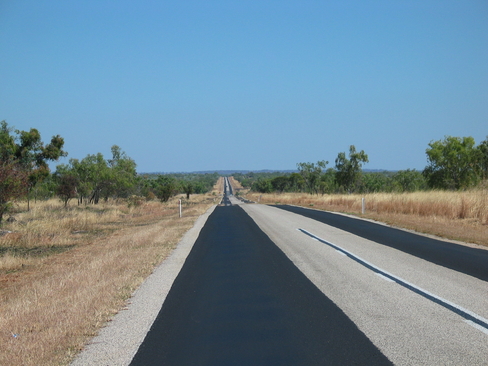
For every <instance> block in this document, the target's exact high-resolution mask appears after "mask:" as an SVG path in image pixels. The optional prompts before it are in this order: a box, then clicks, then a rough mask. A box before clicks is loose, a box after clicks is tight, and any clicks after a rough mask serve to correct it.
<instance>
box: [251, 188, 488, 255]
mask: <svg viewBox="0 0 488 366" xmlns="http://www.w3.org/2000/svg"><path fill="white" fill-rule="evenodd" d="M363 197H364V198H365V202H366V213H365V214H364V215H363V217H366V218H370V219H374V220H378V221H382V222H386V223H388V224H390V225H394V226H398V227H403V228H407V229H411V230H416V231H418V232H422V233H428V234H433V235H438V236H442V237H445V238H448V239H454V240H459V241H463V242H470V243H476V244H482V245H485V246H488V190H487V189H486V188H485V189H483V188H481V189H475V190H471V191H466V192H447V191H430V192H415V193H401V194H400V193H377V194H366V195H324V196H312V195H309V194H300V193H284V194H259V193H248V194H247V198H248V199H251V200H253V201H259V202H261V203H268V204H275V203H280V204H292V205H298V206H303V207H313V208H317V209H322V210H328V211H336V212H345V213H350V214H355V215H361V208H362V204H361V198H363Z"/></svg>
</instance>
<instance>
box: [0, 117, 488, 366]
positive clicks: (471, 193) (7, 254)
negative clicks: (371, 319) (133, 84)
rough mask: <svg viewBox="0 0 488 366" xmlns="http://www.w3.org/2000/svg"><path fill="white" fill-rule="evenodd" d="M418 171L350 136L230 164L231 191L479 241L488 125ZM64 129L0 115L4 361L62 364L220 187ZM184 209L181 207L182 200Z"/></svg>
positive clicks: (450, 144) (448, 141)
mask: <svg viewBox="0 0 488 366" xmlns="http://www.w3.org/2000/svg"><path fill="white" fill-rule="evenodd" d="M426 154H427V160H428V165H427V166H426V168H425V169H424V170H423V171H422V172H419V171H416V170H405V171H399V172H363V171H362V167H363V166H364V165H365V164H366V163H368V161H369V160H368V156H367V154H366V153H365V152H364V151H362V150H361V151H357V150H356V148H355V146H350V148H349V152H348V153H347V154H346V152H342V153H339V154H338V156H337V158H336V159H335V167H334V168H331V167H328V166H329V162H328V161H325V160H323V161H319V162H317V163H298V164H297V171H296V172H292V173H288V174H283V173H276V172H275V173H246V174H241V173H236V174H234V176H233V177H230V181H231V184H232V186H233V188H234V192H235V194H236V195H245V196H247V198H248V199H251V200H253V201H259V202H261V203H271V204H296V205H302V206H305V207H313V208H318V209H325V210H331V211H340V212H346V213H352V214H360V213H361V199H362V198H365V199H366V213H365V215H364V216H365V217H368V218H371V219H375V220H380V221H384V222H387V223H389V224H393V225H398V226H402V227H407V228H410V229H414V230H417V231H421V232H426V233H432V234H436V235H440V236H445V237H449V238H453V239H458V240H462V241H468V242H473V243H480V244H484V245H488V215H487V207H488V184H487V179H488V174H487V172H488V138H487V140H485V141H483V142H482V143H481V144H479V145H478V146H476V145H475V142H474V140H473V139H472V138H455V137H446V138H445V139H444V140H439V141H433V142H431V143H430V144H429V147H428V148H427V150H426ZM63 156H67V152H66V151H65V150H64V139H63V138H62V137H61V136H59V135H56V136H53V137H52V138H51V140H50V141H49V142H48V143H44V142H43V141H42V139H41V135H40V132H39V131H38V130H36V129H34V128H32V129H30V130H29V131H19V130H15V129H14V128H13V127H10V126H9V125H8V124H7V123H6V122H5V121H2V122H0V314H2V316H1V317H0V349H1V351H0V364H1V365H4V364H5V365H12V366H16V365H66V364H68V363H69V361H70V360H71V359H72V357H74V356H75V355H76V354H77V353H78V352H79V351H80V350H81V349H82V347H83V345H84V344H85V342H86V341H87V340H88V339H90V338H91V337H92V336H94V335H95V334H96V333H97V331H98V330H99V329H100V327H102V326H103V325H104V324H105V323H106V322H107V321H109V319H110V317H111V316H112V315H113V314H115V313H117V312H118V311H119V310H120V309H121V308H122V307H123V306H124V305H125V304H126V301H127V299H128V298H129V297H130V295H131V294H132V292H133V291H134V290H135V289H136V288H137V287H138V286H139V285H140V284H141V283H142V281H143V280H144V279H145V278H146V277H147V276H148V275H149V274H150V273H151V272H152V270H153V269H154V268H155V266H157V265H158V264H159V263H161V261H163V260H164V258H166V257H167V256H168V255H169V253H170V252H171V251H172V250H173V249H174V247H175V245H176V244H177V243H178V242H179V240H180V239H181V237H182V235H183V234H184V233H185V232H186V231H187V230H188V229H189V228H191V227H192V226H193V223H194V222H195V220H196V219H197V218H198V217H199V216H200V215H201V214H203V213H204V212H205V211H206V210H207V209H208V208H209V207H211V205H213V204H217V203H218V202H219V201H220V199H221V193H222V191H223V179H221V178H220V179H219V175H218V174H217V173H213V174H187V173H179V174H137V172H136V167H137V165H136V163H135V161H134V160H133V159H131V158H130V157H129V156H128V155H127V154H126V153H125V152H124V151H123V150H122V149H121V148H120V147H119V146H117V145H113V146H112V148H111V156H110V157H109V158H106V157H104V156H103V155H102V154H101V153H94V154H89V155H87V156H86V157H84V158H71V159H70V160H69V162H68V163H67V164H60V165H58V166H57V167H56V169H55V171H53V172H51V171H50V169H49V165H48V163H52V162H55V161H57V160H58V159H59V158H60V157H63ZM180 200H181V202H182V205H183V217H182V218H180V217H179V215H178V213H179V210H178V206H179V201H180Z"/></svg>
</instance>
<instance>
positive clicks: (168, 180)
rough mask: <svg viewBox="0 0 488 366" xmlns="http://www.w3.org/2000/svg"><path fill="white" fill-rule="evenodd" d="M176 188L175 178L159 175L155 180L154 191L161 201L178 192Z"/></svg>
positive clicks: (165, 200)
mask: <svg viewBox="0 0 488 366" xmlns="http://www.w3.org/2000/svg"><path fill="white" fill-rule="evenodd" d="M178 188H179V187H178V183H177V181H176V179H175V178H173V177H168V176H164V175H160V176H158V178H157V179H156V181H155V189H154V191H155V192H154V193H155V194H156V197H158V198H159V199H160V200H161V202H167V201H168V200H169V199H170V198H171V197H173V196H174V195H175V194H177V193H178Z"/></svg>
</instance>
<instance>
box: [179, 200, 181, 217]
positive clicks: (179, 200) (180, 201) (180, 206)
mask: <svg viewBox="0 0 488 366" xmlns="http://www.w3.org/2000/svg"><path fill="white" fill-rule="evenodd" d="M179 201H180V217H181V200H179Z"/></svg>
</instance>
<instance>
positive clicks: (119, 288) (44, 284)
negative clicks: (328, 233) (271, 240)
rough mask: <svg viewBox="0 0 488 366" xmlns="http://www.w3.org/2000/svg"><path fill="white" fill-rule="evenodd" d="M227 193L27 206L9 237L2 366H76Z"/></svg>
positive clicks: (0, 244) (2, 286)
mask: <svg viewBox="0 0 488 366" xmlns="http://www.w3.org/2000/svg"><path fill="white" fill-rule="evenodd" d="M221 186H222V182H221V181H219V182H218V184H217V185H216V186H215V190H213V191H212V192H209V193H206V194H198V195H195V196H193V197H192V199H191V200H186V195H178V196H176V197H172V198H170V199H169V200H168V201H167V202H164V203H161V202H159V201H158V200H150V201H147V200H139V201H133V203H132V204H130V205H129V204H128V202H127V200H122V199H119V200H111V199H109V200H108V201H107V202H105V201H103V202H100V203H99V204H98V205H89V204H87V205H81V206H77V205H74V206H72V207H71V206H70V207H68V209H66V208H65V207H64V203H63V202H61V201H60V200H57V199H50V200H47V201H42V202H38V203H36V204H35V205H34V207H32V208H31V210H29V211H27V204H26V202H22V203H19V204H17V205H16V206H15V208H14V211H13V212H12V213H13V214H15V221H11V222H8V221H7V222H5V224H4V227H3V234H2V236H0V314H2V316H1V317H0V349H1V352H0V364H1V365H12V366H15V365H64V364H68V363H69V361H70V360H71V359H72V358H73V357H74V356H75V355H76V354H77V353H78V352H79V351H80V350H81V349H82V348H83V346H84V344H85V343H86V342H87V341H88V340H89V339H90V338H91V337H93V336H94V335H95V334H96V333H97V331H98V329H100V327H102V326H103V325H104V324H105V323H106V322H107V321H109V320H110V318H111V316H113V315H114V314H115V313H117V312H118V311H119V310H120V309H121V308H123V307H124V306H125V304H126V301H127V299H128V298H129V297H130V296H131V294H132V293H133V291H134V290H135V289H136V288H137V287H138V286H139V285H140V284H141V283H142V281H143V280H144V279H145V278H146V277H147V276H148V275H149V274H150V273H151V272H152V271H153V269H154V268H155V267H156V266H157V265H158V264H160V263H161V262H162V261H163V260H164V258H166V257H167V256H168V255H169V254H170V253H171V251H172V250H173V249H174V248H175V246H176V244H177V243H178V242H179V240H180V239H181V237H182V236H183V234H184V233H185V232H186V231H187V230H188V229H190V228H191V227H192V226H193V224H194V222H195V220H196V219H197V218H198V217H199V216H200V215H201V214H203V213H204V212H205V211H206V210H207V209H208V208H209V207H210V206H211V205H213V204H216V203H218V201H219V200H220V198H221V197H220V193H221V188H219V187H221ZM180 199H181V200H182V202H183V217H182V218H179V209H178V205H179V202H178V201H179V200H180Z"/></svg>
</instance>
